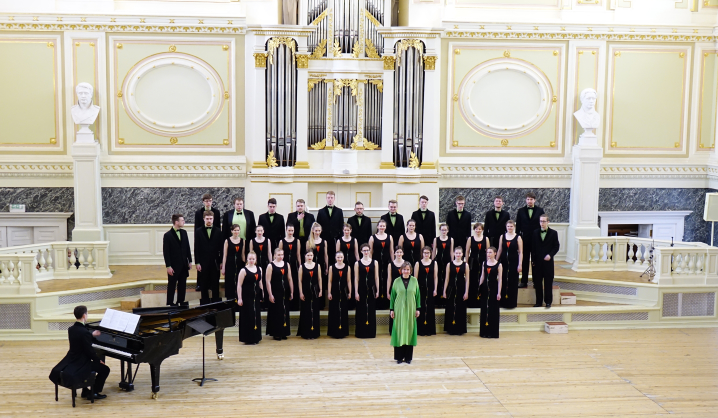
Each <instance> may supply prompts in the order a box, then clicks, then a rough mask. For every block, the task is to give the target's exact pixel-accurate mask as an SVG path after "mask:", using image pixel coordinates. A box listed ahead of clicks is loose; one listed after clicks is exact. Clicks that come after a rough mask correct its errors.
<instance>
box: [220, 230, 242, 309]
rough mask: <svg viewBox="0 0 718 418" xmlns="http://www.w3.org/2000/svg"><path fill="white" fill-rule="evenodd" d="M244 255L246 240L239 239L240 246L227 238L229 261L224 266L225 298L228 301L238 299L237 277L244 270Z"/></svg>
mask: <svg viewBox="0 0 718 418" xmlns="http://www.w3.org/2000/svg"><path fill="white" fill-rule="evenodd" d="M243 254H244V240H243V239H241V238H240V239H239V244H235V243H233V242H232V240H231V239H230V238H227V260H226V262H225V265H224V296H225V297H226V298H227V300H234V299H237V276H239V272H240V270H242V269H243V268H244V261H242V255H243Z"/></svg>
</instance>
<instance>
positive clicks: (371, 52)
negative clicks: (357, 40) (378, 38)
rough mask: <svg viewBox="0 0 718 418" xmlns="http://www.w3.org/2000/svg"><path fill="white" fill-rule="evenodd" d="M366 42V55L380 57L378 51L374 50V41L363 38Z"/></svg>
mask: <svg viewBox="0 0 718 418" xmlns="http://www.w3.org/2000/svg"><path fill="white" fill-rule="evenodd" d="M364 42H366V55H367V57H369V58H375V59H376V58H381V57H380V56H379V53H378V52H377V51H376V47H375V46H374V42H372V41H371V39H369V38H367V39H365V40H364Z"/></svg>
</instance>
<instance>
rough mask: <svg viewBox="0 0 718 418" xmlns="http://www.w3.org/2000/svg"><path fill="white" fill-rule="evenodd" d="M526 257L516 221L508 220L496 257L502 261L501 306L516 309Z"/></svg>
mask: <svg viewBox="0 0 718 418" xmlns="http://www.w3.org/2000/svg"><path fill="white" fill-rule="evenodd" d="M523 257H524V243H523V241H522V240H521V237H520V236H519V235H518V234H517V233H516V222H514V221H513V220H509V221H508V222H506V233H505V234H503V235H502V236H501V238H499V253H498V254H497V255H496V258H497V259H499V260H500V261H501V270H502V273H503V274H502V276H501V277H502V279H501V282H502V283H501V307H502V308H506V309H514V308H515V307H516V304H517V300H518V297H519V273H521V262H522V261H523Z"/></svg>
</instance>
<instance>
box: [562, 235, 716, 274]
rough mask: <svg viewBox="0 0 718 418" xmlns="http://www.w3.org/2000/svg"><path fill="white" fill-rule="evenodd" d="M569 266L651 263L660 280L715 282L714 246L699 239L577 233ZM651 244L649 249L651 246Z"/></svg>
mask: <svg viewBox="0 0 718 418" xmlns="http://www.w3.org/2000/svg"><path fill="white" fill-rule="evenodd" d="M576 245H577V246H578V251H577V255H578V256H577V257H576V261H574V263H573V267H572V269H573V270H574V271H578V272H587V271H641V272H642V271H645V270H646V269H647V268H648V267H649V266H650V264H651V256H653V266H654V267H655V269H656V275H655V276H654V279H653V281H654V282H655V283H660V284H718V248H716V247H711V246H709V245H707V244H704V243H702V242H676V243H673V246H671V242H670V241H660V240H655V241H654V240H652V239H650V238H634V237H577V238H576ZM652 247H653V252H651V248H652Z"/></svg>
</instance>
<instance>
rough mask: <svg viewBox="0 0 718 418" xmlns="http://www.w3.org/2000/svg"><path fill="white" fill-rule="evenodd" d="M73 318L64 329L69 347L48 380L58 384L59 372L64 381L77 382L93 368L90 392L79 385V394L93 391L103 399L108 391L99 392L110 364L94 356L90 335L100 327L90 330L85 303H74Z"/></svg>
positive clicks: (82, 395)
mask: <svg viewBox="0 0 718 418" xmlns="http://www.w3.org/2000/svg"><path fill="white" fill-rule="evenodd" d="M73 313H74V314H75V319H77V322H75V324H74V325H72V326H71V327H70V328H68V329H67V337H68V339H69V340H70V350H69V351H68V352H67V355H66V356H65V358H63V359H62V360H61V361H60V362H59V363H58V364H57V366H55V367H54V368H53V369H52V371H51V372H50V380H51V381H52V382H53V383H55V384H57V385H59V384H60V372H62V375H63V378H64V381H65V384H66V385H74V384H76V383H80V382H82V381H84V380H85V379H87V378H88V377H89V376H90V373H91V372H96V373H97V376H95V385H94V386H93V387H92V392H88V390H87V388H82V392H81V393H80V396H81V397H83V398H88V397H89V396H90V394H91V393H92V394H94V395H93V397H94V398H95V399H105V398H106V397H107V395H102V394H100V392H102V389H103V387H104V386H105V380H107V376H109V375H110V368H109V367H107V366H106V365H105V362H104V361H102V360H101V359H100V357H98V356H97V353H96V352H95V349H94V348H92V337H97V336H99V335H100V331H93V332H90V330H89V329H87V327H85V323H86V322H87V307H86V306H83V305H80V306H77V307H75V310H74V312H73Z"/></svg>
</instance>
